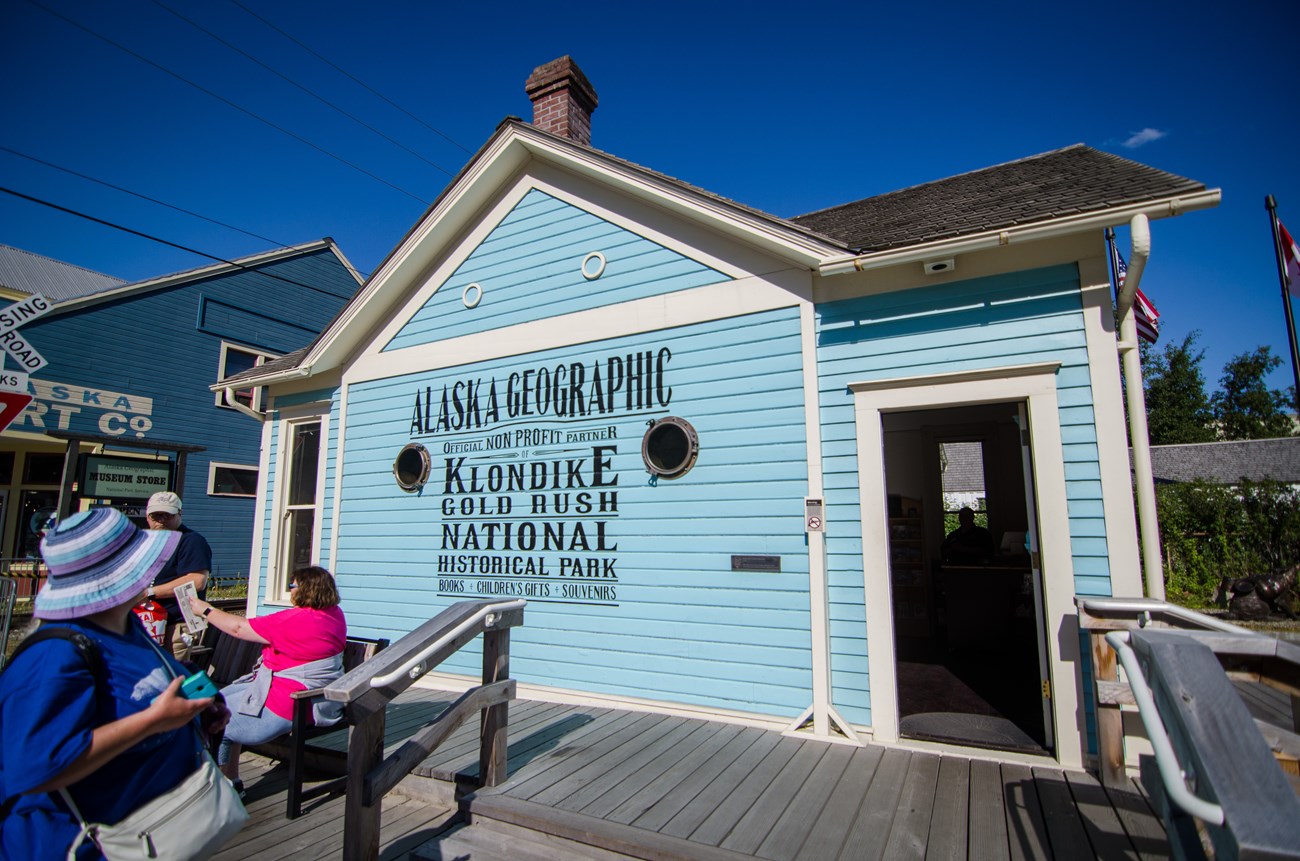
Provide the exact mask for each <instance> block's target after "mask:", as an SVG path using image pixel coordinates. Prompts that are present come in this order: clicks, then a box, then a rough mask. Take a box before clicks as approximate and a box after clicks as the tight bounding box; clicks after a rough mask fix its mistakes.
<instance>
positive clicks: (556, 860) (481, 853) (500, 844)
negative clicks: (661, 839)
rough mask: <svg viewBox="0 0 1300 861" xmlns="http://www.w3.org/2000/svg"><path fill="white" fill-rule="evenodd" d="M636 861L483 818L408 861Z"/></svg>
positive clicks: (417, 851) (439, 838)
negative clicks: (452, 859) (450, 859)
mask: <svg viewBox="0 0 1300 861" xmlns="http://www.w3.org/2000/svg"><path fill="white" fill-rule="evenodd" d="M449 858H455V859H456V861H636V859H634V858H633V856H631V855H621V854H619V853H617V852H610V851H609V850H607V849H601V848H599V847H596V846H589V845H587V844H584V843H579V842H577V841H574V840H567V839H565V838H563V837H555V836H553V835H550V834H543V833H541V832H539V831H533V830H531V829H528V828H521V827H520V826H518V825H511V824H510V823H508V822H497V821H495V820H491V819H483V820H479V821H477V822H475V823H474V824H473V825H465V824H461V825H456V826H453V827H452V828H450V829H448V830H447V831H445V832H443V833H442V834H440V835H439V836H437V837H435V838H434V839H432V840H430V841H428V842H427V843H424V844H423V845H421V846H419V847H417V848H415V849H413V850H411V854H410V856H409V861H446V859H449Z"/></svg>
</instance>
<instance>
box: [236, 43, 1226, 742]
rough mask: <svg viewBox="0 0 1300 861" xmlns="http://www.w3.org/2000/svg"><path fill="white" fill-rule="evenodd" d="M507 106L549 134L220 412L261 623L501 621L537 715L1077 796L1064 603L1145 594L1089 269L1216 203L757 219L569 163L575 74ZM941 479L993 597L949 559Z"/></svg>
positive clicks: (593, 161)
mask: <svg viewBox="0 0 1300 861" xmlns="http://www.w3.org/2000/svg"><path fill="white" fill-rule="evenodd" d="M529 92H530V94H532V95H533V98H534V102H535V112H534V116H535V117H537V118H539V120H538V125H537V126H534V125H528V124H526V123H523V122H520V121H517V120H507V121H506V122H504V123H503V124H502V125H501V126H500V127H499V128H498V130H497V132H496V134H494V135H493V137H492V138H491V139H489V140H488V141H487V143H486V144H485V145H484V146H483V148H482V149H481V150H480V151H479V152H478V154H477V155H476V156H475V157H474V158H473V160H472V161H471V162H470V163H469V164H468V165H467V166H466V167H465V169H464V170H463V171H462V172H461V174H460V175H459V176H458V177H457V179H456V180H455V181H454V182H453V183H452V184H451V186H449V187H448V188H447V190H446V191H445V192H444V193H443V194H442V196H441V197H440V198H439V199H438V200H437V201H436V202H435V203H434V205H433V206H432V208H431V209H430V210H429V212H428V213H427V214H426V215H425V216H424V217H423V218H422V219H421V221H420V222H419V223H418V224H416V225H415V227H414V228H413V229H412V230H411V231H410V232H409V233H408V234H407V236H406V237H405V238H404V239H402V240H401V242H400V244H399V245H398V246H397V247H396V248H395V249H394V250H393V252H392V253H391V254H390V255H389V257H388V258H387V259H386V260H385V262H384V263H383V264H382V265H381V266H380V267H379V269H378V270H376V272H375V273H374V275H372V276H371V278H370V279H369V281H367V283H366V285H365V286H364V287H363V288H362V290H361V291H360V292H359V293H358V294H357V296H356V298H355V299H354V300H353V301H352V302H351V303H349V305H348V306H347V307H346V308H344V310H343V311H342V312H341V313H340V314H339V316H338V318H337V319H336V320H335V321H334V322H333V323H332V324H331V325H330V326H328V327H327V328H326V329H325V330H324V331H323V332H322V334H321V336H320V337H319V338H318V339H317V340H316V341H315V342H314V343H313V344H312V345H311V346H310V347H308V348H307V349H305V350H303V351H301V352H300V353H298V354H295V355H293V356H288V357H285V358H284V359H282V360H279V361H276V362H271V363H268V364H266V365H264V366H262V367H260V368H257V369H254V370H252V371H250V372H248V373H247V374H245V375H243V376H242V377H241V378H240V380H239V384H240V385H253V384H256V385H263V386H266V387H267V391H268V395H269V398H268V410H267V413H266V423H265V426H264V430H263V440H264V445H263V453H264V458H263V461H262V464H261V466H262V472H263V474H264V475H265V476H266V481H265V482H264V485H263V487H262V489H261V490H260V491H259V493H260V502H261V509H260V516H259V517H258V521H257V536H256V544H257V546H258V547H260V548H261V555H260V557H259V560H258V563H257V570H256V571H255V572H254V575H255V582H256V589H255V590H253V591H252V592H251V593H250V608H249V609H250V612H255V613H260V612H270V611H272V610H274V609H276V608H278V607H282V606H284V605H285V604H286V602H287V599H288V592H287V586H288V584H289V582H290V578H291V575H292V571H293V568H294V567H295V566H296V565H299V564H302V563H304V562H311V561H319V562H320V563H321V564H324V565H327V566H329V567H330V568H331V569H332V570H333V571H334V572H335V573H336V575H337V577H338V580H339V584H340V587H341V590H342V592H343V595H344V607H345V609H346V611H347V614H348V620H349V627H350V628H351V629H352V630H354V631H355V632H357V633H358V634H363V635H381V636H387V637H396V636H398V635H401V634H403V633H405V632H407V631H410V630H412V629H413V628H415V627H416V626H418V625H419V624H421V623H422V622H424V621H425V620H427V619H429V618H430V617H432V616H433V615H435V614H436V613H437V612H438V611H439V610H440V609H442V608H443V607H445V606H447V605H449V604H451V603H453V602H456V601H458V600H462V599H466V598H492V599H497V598H499V599H502V600H510V599H516V598H523V599H526V600H527V601H528V609H527V614H526V615H527V621H526V624H525V625H524V626H523V627H521V628H517V629H515V631H514V633H513V634H512V645H511V656H510V657H511V675H512V676H514V677H516V678H517V679H518V680H519V682H520V692H521V694H523V695H526V696H529V697H534V698H545V699H558V700H564V701H569V702H582V703H606V704H619V705H626V706H631V707H635V708H645V709H655V710H664V711H672V712H676V713H689V714H697V715H706V716H711V717H718V718H721V719H728V720H733V721H738V722H749V723H754V724H759V725H767V726H778V727H786V728H788V729H789V730H790V731H792V732H796V731H804V729H805V728H808V729H811V731H812V733H813V734H814V735H815V736H818V737H822V738H831V737H837V738H839V739H841V740H845V739H847V740H849V741H858V740H861V739H862V738H864V737H865V736H868V735H869V736H871V737H873V738H874V739H875V740H877V741H884V742H890V741H894V740H896V739H899V738H900V737H911V738H930V739H936V738H937V739H941V740H944V741H947V742H950V743H953V744H958V745H971V746H978V747H985V748H988V747H994V748H1004V749H1014V750H1020V751H1026V750H1027V751H1033V752H1038V753H1043V754H1048V755H1052V756H1054V757H1056V758H1057V759H1058V760H1059V761H1060V762H1061V763H1063V764H1066V765H1078V764H1080V763H1081V762H1082V759H1083V757H1084V755H1085V751H1086V746H1087V742H1086V727H1085V725H1086V719H1085V715H1084V705H1083V703H1084V697H1083V691H1082V686H1081V685H1082V683H1081V681H1080V679H1081V678H1082V673H1081V672H1080V668H1079V662H1080V655H1079V647H1078V643H1079V639H1078V635H1077V630H1076V628H1075V616H1074V612H1075V611H1074V605H1073V600H1074V597H1075V596H1076V595H1119V596H1131V595H1140V594H1141V593H1142V583H1141V579H1140V574H1139V571H1140V567H1139V545H1138V537H1137V529H1136V524H1135V517H1134V495H1133V489H1132V485H1131V483H1130V477H1129V469H1128V443H1127V435H1126V431H1125V414H1124V407H1123V392H1122V389H1121V383H1120V381H1121V376H1120V367H1119V361H1118V356H1119V352H1120V351H1121V350H1124V349H1135V348H1136V344H1135V343H1134V344H1129V345H1126V344H1120V343H1118V340H1117V337H1116V332H1115V312H1114V307H1113V305H1112V295H1113V294H1112V292H1111V286H1110V281H1109V276H1108V269H1107V252H1106V245H1105V243H1104V240H1103V230H1104V228H1106V227H1107V226H1113V225H1119V224H1128V223H1129V222H1130V219H1134V218H1136V219H1137V222H1136V223H1138V224H1139V225H1140V224H1143V223H1145V221H1144V219H1145V218H1159V217H1164V216H1168V215H1172V214H1177V213H1180V212H1187V211H1191V210H1195V209H1199V208H1204V207H1207V206H1214V205H1216V204H1217V202H1218V197H1219V195H1218V192H1217V191H1214V190H1209V189H1206V188H1205V186H1204V185H1202V184H1200V183H1198V182H1194V181H1191V180H1187V179H1183V178H1181V177H1177V176H1174V175H1172V174H1168V173H1165V172H1163V171H1159V170H1156V169H1154V168H1150V167H1146V166H1144V165H1140V164H1137V163H1135V162H1131V161H1128V160H1125V159H1121V158H1117V157H1114V156H1111V155H1108V154H1105V153H1101V152H1098V151H1096V150H1093V149H1090V148H1088V147H1084V146H1072V147H1067V148H1065V149H1062V150H1058V151H1055V152H1050V153H1045V154H1043V155H1039V156H1034V157H1032V158H1027V159H1022V160H1020V161H1015V162H1010V163H1007V164H1004V165H1000V166H997V167H993V168H988V169H986V170H982V171H975V172H973V173H969V174H964V175H962V176H959V177H953V178H951V179H947V180H940V181H938V182H934V183H928V184H926V185H921V186H916V187H914V188H910V189H906V190H904V191H900V192H895V193H893V194H887V195H882V196H880V197H876V198H870V199H868V200H863V201H857V202H854V203H850V204H846V205H844V206H841V207H836V208H833V209H828V210H824V211H821V212H816V213H812V214H809V215H806V216H801V217H799V218H794V219H788V220H787V219H780V218H776V217H773V216H769V215H766V214H764V213H761V212H757V211H755V210H753V209H749V208H747V207H745V206H742V205H740V204H736V203H733V202H731V201H729V200H725V199H723V198H720V197H718V196H716V195H713V194H710V193H709V192H707V191H703V190H701V189H698V188H695V187H693V186H689V185H687V184H685V183H682V182H679V181H677V180H674V179H672V178H670V177H666V176H664V175H662V174H658V173H655V172H653V171H650V170H647V169H646V168H643V167H640V166H638V165H635V164H631V163H629V162H626V161H623V160H620V159H618V158H616V157H614V156H611V155H608V154H606V153H603V152H600V151H598V150H595V149H592V148H591V147H590V146H589V145H588V138H587V137H586V136H585V134H584V130H586V129H588V128H589V122H590V118H589V114H590V111H591V110H592V109H593V108H594V106H595V104H596V97H595V93H594V90H592V88H591V85H590V84H589V83H588V82H587V81H586V79H585V78H584V77H583V76H582V74H581V72H580V71H578V69H577V68H576V66H573V65H572V63H571V61H569V60H568V58H564V59H562V60H560V61H556V62H555V63H552V64H548V65H547V66H544V67H541V68H539V69H538V70H537V71H536V72H535V73H534V77H533V78H532V79H530V81H529ZM552 132H556V133H552ZM951 442H962V443H977V444H978V445H979V447H980V451H981V453H982V454H981V456H982V460H983V464H982V471H978V472H979V473H980V474H982V475H983V484H984V486H983V488H982V489H975V488H964V490H965V491H967V492H971V493H978V494H980V496H981V498H983V499H984V500H985V501H986V511H987V518H988V525H989V529H990V530H991V531H992V532H993V533H994V536H995V537H996V539H997V547H998V551H997V553H996V555H995V556H994V558H992V559H987V560H982V562H981V564H952V563H944V562H943V561H942V560H941V559H940V555H939V552H938V550H939V548H940V545H941V542H942V541H943V538H944V534H943V514H944V511H943V492H942V490H943V485H942V469H941V464H940V460H941V455H940V452H941V447H942V446H943V445H945V444H947V443H951ZM976 473H977V471H972V474H976ZM1026 541H1028V542H1029V544H1028V546H1029V547H1030V548H1031V549H1032V554H1029V553H1026ZM985 563H987V564H985ZM478 662H479V658H478V657H477V656H476V655H473V654H465V653H461V654H458V656H457V657H456V658H455V659H453V662H452V663H450V664H449V665H447V666H444V667H442V668H441V672H440V673H436V674H433V675H432V678H433V679H434V681H436V682H437V683H442V684H446V685H449V686H456V685H463V684H465V681H466V677H475V676H477V675H478V673H479V671H480V666H479V663H478ZM954 712H956V713H958V719H955V720H954V719H953V715H952V713H954ZM970 716H979V717H980V718H981V720H962V719H961V718H963V717H970ZM984 718H988V719H990V720H983V719H984ZM988 725H992V726H993V727H994V728H995V729H996V730H997V731H996V732H993V733H992V734H990V733H987V732H985V731H984V729H981V728H980V727H981V726H988Z"/></svg>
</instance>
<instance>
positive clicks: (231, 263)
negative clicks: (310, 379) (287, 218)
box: [0, 185, 346, 299]
mask: <svg viewBox="0 0 1300 861" xmlns="http://www.w3.org/2000/svg"><path fill="white" fill-rule="evenodd" d="M0 191H2V192H4V193H5V194H12V195H13V196H14V197H17V198H20V199H22V200H27V201H30V202H32V203H39V204H40V205H41V206H48V207H49V208H50V209H55V210H58V211H59V212H66V213H67V214H68V215H75V216H77V217H78V218H84V219H86V220H87V221H93V222H95V223H96V224H102V225H104V226H105V227H111V228H113V229H114V230H121V231H122V232H124V233H130V234H131V235H133V236H139V237H140V238H142V239H148V240H150V241H151V242H160V243H162V244H163V245H169V246H171V247H172V248H179V249H180V250H181V251H188V252H189V253H190V254H197V255H199V256H200V257H206V258H208V259H209V260H216V261H217V262H218V263H225V264H227V265H229V266H234V267H235V268H236V269H242V270H243V271H245V272H252V273H255V274H257V275H261V276H262V277H263V278H274V279H275V280H276V281H283V282H284V283H285V284H293V285H294V286H296V287H305V288H306V289H308V290H312V291H315V292H317V293H323V294H324V295H326V296H332V297H334V298H335V299H338V298H346V297H340V296H339V295H338V294H337V293H331V292H330V291H329V290H325V289H322V288H320V287H317V286H315V285H313V284H304V283H303V282H301V281H295V280H293V279H292V278H285V277H283V276H280V275H275V274H272V273H270V272H263V271H261V270H260V269H256V268H254V267H252V266H248V265H247V264H244V263H240V262H239V261H237V260H227V259H226V258H224V257H218V256H217V255H215V254H209V253H207V252H206V251H199V250H198V249H197V248H190V247H189V246H188V245H181V244H179V243H176V242H172V241H170V240H167V239H163V238H161V237H159V236H154V235H153V234H151V233H144V232H142V231H139V230H134V229H132V228H130V227H124V226H123V225H121V224H115V223H114V222H112V221H105V220H104V219H102V218H96V217H95V216H93V215H88V214H86V213H84V212H78V211H77V210H75V209H69V208H68V207H66V206H60V205H59V204H57V203H51V202H50V201H48V200H42V199H41V198H39V197H32V196H31V195H30V194H23V193H22V192H21V191H14V190H13V189H12V188H6V187H4V186H2V185H0Z"/></svg>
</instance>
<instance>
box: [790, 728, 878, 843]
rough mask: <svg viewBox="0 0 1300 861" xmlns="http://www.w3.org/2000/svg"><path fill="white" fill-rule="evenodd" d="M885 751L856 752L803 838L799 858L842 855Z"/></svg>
mask: <svg viewBox="0 0 1300 861" xmlns="http://www.w3.org/2000/svg"><path fill="white" fill-rule="evenodd" d="M884 752H885V749H884V748H883V747H879V746H877V745H872V746H870V747H861V748H858V749H856V750H854V751H853V756H852V758H851V759H850V760H849V763H848V765H847V766H846V767H845V769H844V773H843V774H842V775H841V776H840V780H839V782H838V784H837V785H836V786H835V788H834V790H833V791H832V792H831V797H830V798H829V799H827V801H826V803H825V804H824V805H823V806H822V810H821V813H820V814H819V815H818V816H817V821H816V822H814V823H813V826H812V830H811V831H810V832H809V834H808V836H807V837H805V838H804V843H803V846H801V847H800V848H799V852H798V854H797V855H796V856H795V858H796V859H797V861H825V859H827V858H834V857H836V856H837V855H838V854H839V852H840V848H841V847H842V846H843V845H844V840H845V838H847V837H848V834H849V830H850V829H851V828H852V827H853V820H854V817H855V816H856V815H857V812H858V806H859V805H860V804H861V803H862V798H863V796H865V795H866V793H867V787H869V786H870V785H871V781H872V778H874V777H875V776H876V768H878V767H879V765H880V758H881V757H882V756H883V755H884Z"/></svg>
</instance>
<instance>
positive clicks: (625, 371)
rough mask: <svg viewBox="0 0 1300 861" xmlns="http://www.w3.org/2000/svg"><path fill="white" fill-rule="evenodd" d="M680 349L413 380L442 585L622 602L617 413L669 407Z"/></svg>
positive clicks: (557, 599)
mask: <svg viewBox="0 0 1300 861" xmlns="http://www.w3.org/2000/svg"><path fill="white" fill-rule="evenodd" d="M671 359H672V352H671V351H670V350H669V349H668V348H666V347H664V348H661V349H659V350H657V351H655V350H648V351H644V352H638V353H631V354H624V355H618V356H607V357H605V358H603V359H599V360H596V361H593V362H589V363H581V362H573V363H569V364H561V365H555V366H552V367H538V368H530V369H528V370H525V371H522V372H516V373H512V374H510V375H509V376H508V377H506V378H505V379H504V380H496V379H486V380H485V379H482V378H478V377H471V378H462V379H458V380H455V381H453V382H449V383H446V384H444V385H443V386H442V387H441V389H439V388H438V387H435V386H424V387H423V388H421V389H419V390H417V391H416V393H415V405H414V409H413V411H412V414H411V420H410V427H409V432H410V436H411V439H412V440H418V441H420V442H421V443H422V444H424V445H426V446H427V447H428V449H429V451H430V454H431V455H433V463H434V467H433V468H432V469H431V474H430V482H429V486H430V487H436V488H437V492H438V505H439V512H440V515H441V524H440V526H441V536H440V543H439V552H438V557H437V571H438V594H439V595H441V596H446V597H453V598H463V597H465V596H467V595H473V596H478V597H497V596H511V597H516V596H517V597H523V598H528V599H529V600H534V601H543V602H551V603H574V604H588V605H598V606H617V605H618V539H617V535H616V522H617V518H618V515H619V490H620V487H619V479H620V477H621V476H620V475H619V472H618V471H617V469H615V467H614V462H615V458H616V457H617V455H618V454H619V450H620V439H619V424H618V421H617V420H621V419H628V418H639V417H644V416H646V415H649V414H653V413H659V412H662V411H663V409H664V408H666V407H667V406H668V404H669V403H670V402H671V400H672V387H671V386H669V385H668V381H667V367H668V363H669V361H670V360H671ZM639 444H640V441H639V440H638V441H637V445H638V446H639Z"/></svg>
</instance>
